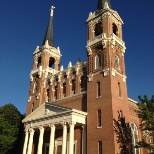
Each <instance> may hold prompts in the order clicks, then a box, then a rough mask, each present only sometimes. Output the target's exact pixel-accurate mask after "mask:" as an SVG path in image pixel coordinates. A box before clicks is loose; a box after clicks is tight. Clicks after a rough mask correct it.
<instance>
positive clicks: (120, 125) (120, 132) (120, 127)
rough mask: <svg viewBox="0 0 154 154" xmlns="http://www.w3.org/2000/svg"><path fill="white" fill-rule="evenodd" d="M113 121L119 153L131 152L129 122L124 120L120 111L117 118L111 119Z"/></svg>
mask: <svg viewBox="0 0 154 154" xmlns="http://www.w3.org/2000/svg"><path fill="white" fill-rule="evenodd" d="M113 121H114V131H115V133H116V136H117V143H119V149H120V154H133V146H132V136H131V128H130V126H129V123H126V122H125V117H123V116H122V115H121V114H120V112H118V120H116V119H113Z"/></svg>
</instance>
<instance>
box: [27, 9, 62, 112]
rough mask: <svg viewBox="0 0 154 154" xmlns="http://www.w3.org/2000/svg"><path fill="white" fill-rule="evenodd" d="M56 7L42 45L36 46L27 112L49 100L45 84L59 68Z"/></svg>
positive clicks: (59, 54) (59, 55) (51, 14)
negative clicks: (55, 23) (56, 39)
mask: <svg viewBox="0 0 154 154" xmlns="http://www.w3.org/2000/svg"><path fill="white" fill-rule="evenodd" d="M54 9H55V7H54V6H52V7H51V9H50V19H49V23H48V26H47V29H46V33H45V36H44V40H43V43H42V46H41V47H39V46H37V47H36V50H35V51H34V53H33V56H34V61H33V67H32V70H31V73H30V90H29V98H28V107H27V114H30V113H31V112H33V111H34V110H35V109H36V108H38V107H39V106H40V105H41V104H42V103H44V102H46V101H48V97H49V96H48V95H49V89H48V88H46V86H45V84H46V83H47V82H49V81H47V80H48V79H47V78H48V76H50V75H51V74H55V73H57V72H58V70H59V63H60V58H61V56H62V55H61V53H60V48H59V47H57V48H55V47H54V37H53V11H54Z"/></svg>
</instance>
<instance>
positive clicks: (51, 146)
mask: <svg viewBox="0 0 154 154" xmlns="http://www.w3.org/2000/svg"><path fill="white" fill-rule="evenodd" d="M49 127H50V128H51V133H50V143H49V154H53V151H54V139H55V126H54V125H49Z"/></svg>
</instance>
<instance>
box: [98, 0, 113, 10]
mask: <svg viewBox="0 0 154 154" xmlns="http://www.w3.org/2000/svg"><path fill="white" fill-rule="evenodd" d="M105 2H107V3H108V6H109V8H111V3H110V0H98V4H97V10H100V9H103V7H104V5H105Z"/></svg>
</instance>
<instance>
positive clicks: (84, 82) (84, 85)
mask: <svg viewBox="0 0 154 154" xmlns="http://www.w3.org/2000/svg"><path fill="white" fill-rule="evenodd" d="M80 87H81V92H84V91H86V90H87V80H86V76H84V75H83V76H82V77H81V85H80Z"/></svg>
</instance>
